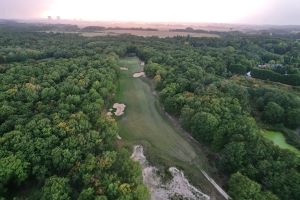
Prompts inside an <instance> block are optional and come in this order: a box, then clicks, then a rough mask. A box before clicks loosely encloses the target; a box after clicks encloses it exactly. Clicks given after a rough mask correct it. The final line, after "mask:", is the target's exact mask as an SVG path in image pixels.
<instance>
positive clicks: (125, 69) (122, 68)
mask: <svg viewBox="0 0 300 200" xmlns="http://www.w3.org/2000/svg"><path fill="white" fill-rule="evenodd" d="M120 70H123V71H127V70H128V68H127V67H120Z"/></svg>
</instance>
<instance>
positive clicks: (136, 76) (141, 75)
mask: <svg viewBox="0 0 300 200" xmlns="http://www.w3.org/2000/svg"><path fill="white" fill-rule="evenodd" d="M133 77H134V78H138V77H145V72H136V73H134V74H133Z"/></svg>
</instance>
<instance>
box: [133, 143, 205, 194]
mask: <svg viewBox="0 0 300 200" xmlns="http://www.w3.org/2000/svg"><path fill="white" fill-rule="evenodd" d="M131 158H132V159H133V160H135V161H138V162H139V163H140V165H141V166H142V169H143V181H144V184H145V185H146V186H147V187H148V189H149V191H150V193H151V200H171V199H173V198H176V197H180V198H181V199H190V200H209V199H210V197H209V196H208V195H206V194H204V193H202V192H201V191H200V190H198V189H197V188H195V187H194V186H193V185H191V184H190V183H189V181H188V180H187V179H186V177H185V176H184V174H183V172H182V171H180V170H178V169H177V168H175V167H170V168H169V172H170V174H171V175H172V178H171V180H168V181H167V182H166V183H163V181H162V180H161V176H160V175H159V170H158V169H157V168H156V167H153V166H150V165H149V164H148V162H147V159H146V157H145V156H144V150H143V147H142V146H141V145H136V146H134V151H133V153H132V155H131Z"/></svg>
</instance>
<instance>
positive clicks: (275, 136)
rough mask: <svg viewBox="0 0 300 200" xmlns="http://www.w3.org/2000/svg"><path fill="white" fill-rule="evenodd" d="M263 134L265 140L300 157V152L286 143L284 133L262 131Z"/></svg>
mask: <svg viewBox="0 0 300 200" xmlns="http://www.w3.org/2000/svg"><path fill="white" fill-rule="evenodd" d="M261 134H262V136H264V137H265V138H267V139H269V140H271V141H272V142H273V143H274V144H275V145H277V146H279V147H280V148H282V149H288V150H290V151H292V152H294V153H296V154H297V155H298V156H300V151H299V150H298V149H297V148H295V147H293V146H292V145H290V144H288V143H286V141H285V137H284V135H283V134H282V133H280V132H276V131H268V130H263V131H261Z"/></svg>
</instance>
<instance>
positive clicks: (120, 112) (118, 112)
mask: <svg viewBox="0 0 300 200" xmlns="http://www.w3.org/2000/svg"><path fill="white" fill-rule="evenodd" d="M125 107H126V105H125V104H123V103H115V104H114V105H113V108H115V109H116V111H115V112H114V113H115V115H116V116H121V115H123V114H124V110H125Z"/></svg>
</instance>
